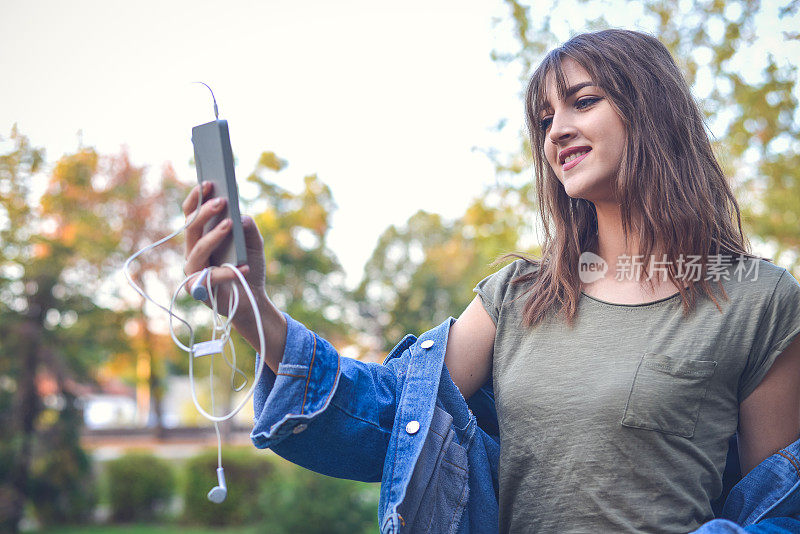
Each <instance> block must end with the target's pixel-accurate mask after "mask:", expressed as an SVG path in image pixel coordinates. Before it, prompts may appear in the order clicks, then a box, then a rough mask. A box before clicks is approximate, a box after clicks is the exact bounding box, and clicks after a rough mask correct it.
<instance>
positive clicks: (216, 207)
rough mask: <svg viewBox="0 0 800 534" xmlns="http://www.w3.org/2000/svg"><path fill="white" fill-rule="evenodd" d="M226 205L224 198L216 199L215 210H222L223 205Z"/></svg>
mask: <svg viewBox="0 0 800 534" xmlns="http://www.w3.org/2000/svg"><path fill="white" fill-rule="evenodd" d="M224 203H225V199H224V198H222V197H219V198H218V199H216V200H215V201H214V209H219V208H221V207H222V205H223V204H224Z"/></svg>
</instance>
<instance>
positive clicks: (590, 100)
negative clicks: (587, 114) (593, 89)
mask: <svg viewBox="0 0 800 534" xmlns="http://www.w3.org/2000/svg"><path fill="white" fill-rule="evenodd" d="M599 101H600V99H599V98H595V97H591V96H590V97H587V98H582V99H581V100H578V101H577V102H575V107H576V108H578V109H585V108H588V107H589V106H591V105H592V104H594V103H595V102H599Z"/></svg>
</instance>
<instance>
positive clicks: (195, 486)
mask: <svg viewBox="0 0 800 534" xmlns="http://www.w3.org/2000/svg"><path fill="white" fill-rule="evenodd" d="M222 452H223V456H222V467H224V468H225V479H226V482H227V486H228V496H227V498H226V499H225V501H224V502H223V503H221V504H214V503H212V502H210V501H209V500H208V499H207V498H206V495H207V494H208V491H209V490H210V489H211V488H213V487H214V486H216V485H217V450H216V449H214V450H210V451H208V452H205V453H202V454H199V455H197V456H195V457H194V458H190V459H189V460H187V462H186V465H185V469H186V485H185V488H184V520H185V521H186V522H189V523H200V524H203V525H213V526H222V525H243V524H249V523H255V522H257V521H259V520H261V519H262V518H263V514H262V513H261V511H260V510H259V509H258V496H259V488H260V487H262V485H263V484H266V483H270V482H271V480H272V478H273V477H274V470H275V469H274V464H273V462H270V461H269V458H268V457H267V455H265V454H264V453H263V452H256V451H255V450H254V449H250V448H247V449H227V450H226V449H223V451H222Z"/></svg>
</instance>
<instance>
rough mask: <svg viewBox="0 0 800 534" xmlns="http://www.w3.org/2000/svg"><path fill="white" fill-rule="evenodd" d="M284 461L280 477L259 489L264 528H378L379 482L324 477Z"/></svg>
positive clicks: (293, 533)
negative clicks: (370, 482) (273, 482)
mask: <svg viewBox="0 0 800 534" xmlns="http://www.w3.org/2000/svg"><path fill="white" fill-rule="evenodd" d="M275 459H276V461H277V462H281V460H280V459H278V458H277V457H276V458H275ZM284 463H285V465H281V466H280V467H281V469H280V472H281V473H282V476H281V479H280V480H279V481H277V482H276V483H275V484H270V485H265V486H264V487H263V488H262V490H261V495H260V499H259V503H260V505H261V506H260V508H261V510H262V511H263V514H264V522H265V527H267V526H268V527H269V528H266V529H265V530H266V531H268V532H270V533H274V534H317V533H318V532H323V531H324V532H325V533H326V534H361V533H364V534H366V533H372V532H375V531H376V530H377V528H378V499H379V493H380V485H378V484H369V483H366V482H357V481H354V480H343V479H338V478H332V477H327V476H324V475H320V474H318V473H314V472H312V471H309V470H307V469H304V468H302V467H298V466H296V465H293V464H289V463H288V462H284Z"/></svg>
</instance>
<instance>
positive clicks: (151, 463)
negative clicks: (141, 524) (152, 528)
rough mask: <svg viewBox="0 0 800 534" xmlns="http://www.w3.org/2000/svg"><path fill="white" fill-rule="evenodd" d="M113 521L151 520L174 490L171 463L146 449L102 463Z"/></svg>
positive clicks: (156, 515) (159, 512)
mask: <svg viewBox="0 0 800 534" xmlns="http://www.w3.org/2000/svg"><path fill="white" fill-rule="evenodd" d="M106 469H107V472H108V480H109V497H110V501H111V503H110V504H111V516H112V518H113V519H114V520H115V521H121V522H129V521H153V520H155V519H158V518H159V516H160V515H161V513H162V511H163V508H164V507H165V506H166V505H167V503H168V501H169V499H170V498H171V497H172V495H173V494H174V492H175V473H174V471H173V469H172V465H171V464H170V463H169V462H168V461H166V460H163V459H161V458H158V457H156V456H153V455H152V454H149V453H131V454H126V455H125V456H122V457H120V458H117V459H116V460H111V461H110V462H108V465H107V466H106Z"/></svg>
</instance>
